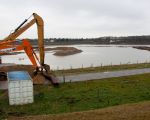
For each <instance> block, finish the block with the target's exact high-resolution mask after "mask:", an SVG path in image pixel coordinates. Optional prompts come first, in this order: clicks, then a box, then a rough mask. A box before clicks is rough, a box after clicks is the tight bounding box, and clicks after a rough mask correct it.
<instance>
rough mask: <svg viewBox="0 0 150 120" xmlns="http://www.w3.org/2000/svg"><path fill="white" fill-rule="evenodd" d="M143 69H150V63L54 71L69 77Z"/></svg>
mask: <svg viewBox="0 0 150 120" xmlns="http://www.w3.org/2000/svg"><path fill="white" fill-rule="evenodd" d="M141 68H150V63H140V64H122V65H110V66H99V67H87V68H78V69H68V70H56V71H54V73H55V74H56V75H64V74H65V75H68V74H80V73H91V72H104V71H116V70H127V69H141Z"/></svg>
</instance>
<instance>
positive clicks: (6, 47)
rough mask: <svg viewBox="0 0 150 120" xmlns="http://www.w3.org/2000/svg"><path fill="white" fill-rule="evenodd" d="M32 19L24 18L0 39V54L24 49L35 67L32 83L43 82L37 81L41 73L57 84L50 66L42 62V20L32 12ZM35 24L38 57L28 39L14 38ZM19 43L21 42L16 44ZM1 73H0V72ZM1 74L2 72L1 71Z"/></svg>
mask: <svg viewBox="0 0 150 120" xmlns="http://www.w3.org/2000/svg"><path fill="white" fill-rule="evenodd" d="M32 16H33V19H32V20H30V21H29V22H28V20H29V19H30V17H31V16H30V17H29V18H28V19H25V20H24V21H23V22H22V23H21V24H20V25H19V26H18V27H17V28H16V29H15V30H14V32H12V33H11V34H10V35H8V36H7V37H6V38H4V39H3V40H1V41H0V55H1V54H5V53H9V52H15V51H20V50H24V51H25V53H26V54H27V56H28V58H29V60H30V61H31V63H32V65H33V66H34V67H35V71H34V76H35V77H34V78H35V79H34V78H33V83H35V84H43V82H41V81H40V82H38V80H37V78H38V75H42V76H43V77H44V78H45V79H46V80H49V81H50V82H51V83H52V84H53V85H54V86H58V85H59V83H58V80H57V79H56V78H55V77H54V76H52V75H50V66H49V65H47V64H45V63H44V58H45V57H44V56H45V55H44V53H45V52H44V22H43V19H42V18H41V17H40V16H39V15H38V14H36V13H33V14H32ZM34 24H36V25H37V33H38V50H39V56H40V59H39V58H38V57H37V55H36V52H35V51H34V49H33V47H32V45H31V44H30V42H29V40H27V39H23V40H21V41H20V40H16V38H17V37H19V36H20V35H21V34H22V33H24V32H25V31H26V30H27V29H29V28H30V27H31V26H32V25H34ZM18 43H21V44H18ZM0 75H1V74H0ZM2 75H3V72H2Z"/></svg>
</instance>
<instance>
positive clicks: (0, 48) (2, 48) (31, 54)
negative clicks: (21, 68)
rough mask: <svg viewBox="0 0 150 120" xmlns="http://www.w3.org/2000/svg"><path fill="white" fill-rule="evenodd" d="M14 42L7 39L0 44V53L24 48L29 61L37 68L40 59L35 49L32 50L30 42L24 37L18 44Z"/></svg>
mask: <svg viewBox="0 0 150 120" xmlns="http://www.w3.org/2000/svg"><path fill="white" fill-rule="evenodd" d="M15 42H16V41H8V42H5V43H4V44H3V45H0V54H6V53H10V52H16V51H21V50H24V51H25V53H26V55H27V56H28V58H29V60H30V61H31V63H32V65H33V66H34V67H36V68H38V67H39V66H38V64H40V61H39V59H38V57H37V55H36V53H35V51H34V50H33V47H32V45H31V44H30V42H29V41H28V40H26V39H23V40H22V42H21V44H19V45H16V44H14V43H15Z"/></svg>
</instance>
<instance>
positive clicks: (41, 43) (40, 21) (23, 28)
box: [1, 13, 44, 65]
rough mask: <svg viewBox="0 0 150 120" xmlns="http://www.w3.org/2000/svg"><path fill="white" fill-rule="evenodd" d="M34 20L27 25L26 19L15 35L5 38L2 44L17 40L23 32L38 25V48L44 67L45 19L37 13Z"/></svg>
mask: <svg viewBox="0 0 150 120" xmlns="http://www.w3.org/2000/svg"><path fill="white" fill-rule="evenodd" d="M33 17H34V18H33V19H32V20H31V21H30V22H28V23H26V22H27V21H28V19H25V21H24V22H23V23H21V24H20V25H19V26H18V27H17V28H16V29H15V31H14V32H13V33H11V34H10V35H8V36H7V37H6V38H4V39H3V40H2V41H1V42H5V41H10V40H15V39H16V38H17V37H18V36H20V35H21V34H22V33H23V32H25V31H26V30H27V29H29V28H30V27H31V26H32V25H33V24H35V23H36V24H37V33H38V47H39V53H40V64H41V65H44V22H43V19H42V18H41V17H40V16H39V15H38V14H36V13H33ZM25 23H26V24H25Z"/></svg>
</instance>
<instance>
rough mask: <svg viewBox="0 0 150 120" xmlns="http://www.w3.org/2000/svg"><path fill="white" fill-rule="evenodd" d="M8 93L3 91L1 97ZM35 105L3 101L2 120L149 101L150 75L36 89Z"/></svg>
mask: <svg viewBox="0 0 150 120" xmlns="http://www.w3.org/2000/svg"><path fill="white" fill-rule="evenodd" d="M4 92H6V91H0V96H1V95H2V94H4ZM34 92H35V96H34V99H35V102H34V103H33V104H28V105H22V106H9V105H8V98H7V97H3V98H1V97H0V116H1V117H0V119H1V118H5V117H8V116H10V115H13V116H28V115H42V114H58V113H65V112H73V111H84V110H92V109H98V108H105V107H108V106H115V105H120V104H126V103H135V102H140V101H149V100H150V74H142V75H134V76H127V77H119V78H109V79H103V80H92V81H85V82H74V83H64V84H61V85H60V87H59V88H53V87H51V86H44V85H43V86H39V85H38V86H34Z"/></svg>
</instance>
